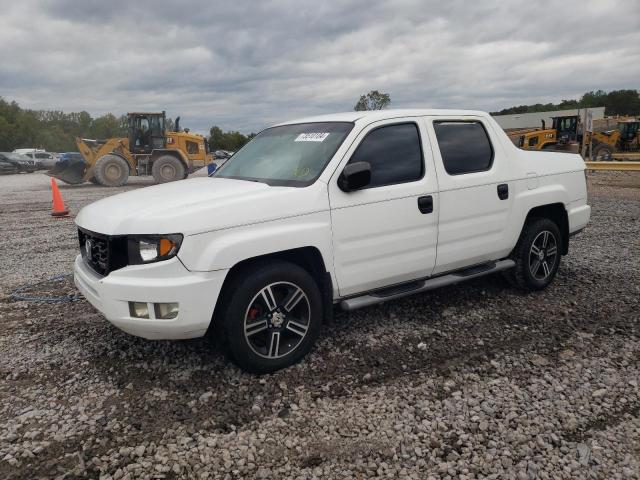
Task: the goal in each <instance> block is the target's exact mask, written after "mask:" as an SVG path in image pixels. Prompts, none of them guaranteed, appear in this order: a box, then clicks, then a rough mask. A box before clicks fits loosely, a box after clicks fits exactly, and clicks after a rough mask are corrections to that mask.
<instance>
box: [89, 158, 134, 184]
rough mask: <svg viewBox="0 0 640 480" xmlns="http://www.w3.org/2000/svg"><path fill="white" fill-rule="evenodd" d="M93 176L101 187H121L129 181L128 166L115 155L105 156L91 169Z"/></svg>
mask: <svg viewBox="0 0 640 480" xmlns="http://www.w3.org/2000/svg"><path fill="white" fill-rule="evenodd" d="M93 176H94V178H95V180H96V182H97V183H98V184H99V185H102V186H103V187H121V186H122V185H124V184H125V183H127V180H128V179H129V164H128V163H127V161H126V160H125V159H124V158H122V157H119V156H117V155H105V156H103V157H100V158H99V159H98V161H97V162H96V165H95V167H93Z"/></svg>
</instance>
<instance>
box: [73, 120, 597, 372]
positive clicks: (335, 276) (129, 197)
mask: <svg viewBox="0 0 640 480" xmlns="http://www.w3.org/2000/svg"><path fill="white" fill-rule="evenodd" d="M584 170H585V164H584V162H583V160H582V158H581V157H580V156H578V155H574V154H567V153H553V152H543V153H541V152H533V151H523V150H519V149H518V148H516V147H515V146H514V145H513V144H512V143H511V141H510V140H509V138H508V137H507V135H506V134H505V133H504V131H503V130H502V129H501V128H500V126H499V125H498V124H497V123H496V122H495V121H494V120H493V119H492V118H491V116H489V115H488V114H486V113H483V112H475V111H456V110H383V111H375V112H351V113H343V114H335V115H327V116H321V117H314V118H306V119H302V120H296V121H291V122H287V123H283V124H280V125H276V126H273V127H271V128H268V129H266V130H264V131H263V132H261V133H260V134H259V135H258V136H256V137H255V138H254V139H253V140H252V141H251V142H249V143H248V144H247V145H246V146H244V147H243V148H242V149H241V150H239V151H238V152H237V153H236V154H235V155H234V156H233V157H232V158H231V159H230V160H229V161H228V162H227V163H226V164H225V165H224V166H222V167H221V168H220V169H219V171H217V172H216V173H215V175H214V176H212V177H211V178H206V177H203V178H194V179H189V180H184V181H179V182H172V183H169V184H165V185H157V186H153V187H148V188H144V189H139V190H135V191H130V192H127V193H122V194H119V195H115V196H113V197H109V198H105V199H103V200H100V201H97V202H95V203H93V204H91V205H89V206H87V207H85V208H83V209H82V211H81V212H80V213H79V214H78V216H77V218H76V223H77V225H78V227H79V238H80V248H81V252H82V253H81V255H78V256H77V258H76V261H75V282H76V285H77V286H78V288H79V289H80V291H81V292H82V293H83V294H84V296H85V297H86V298H87V300H89V302H91V303H92V304H93V305H94V306H95V307H96V308H97V309H98V310H99V311H100V312H102V313H103V314H104V316H105V317H106V318H107V319H108V320H109V321H110V322H112V323H113V324H114V325H116V326H117V327H119V328H121V329H122V330H124V331H125V332H128V333H130V334H133V335H138V336H141V337H144V338H148V339H181V338H193V337H201V336H203V335H205V334H211V335H217V336H222V337H223V338H224V340H226V345H227V346H228V348H229V349H230V351H231V354H232V357H233V358H234V360H235V362H236V363H237V364H238V365H239V366H240V367H242V368H243V369H245V370H247V371H251V372H257V373H264V372H272V371H275V370H277V369H280V368H283V367H286V366H288V365H291V364H292V363H294V362H297V361H298V360H300V359H301V358H302V357H303V356H304V355H305V354H306V353H307V352H309V350H310V349H311V348H312V346H313V344H314V342H315V340H316V338H317V336H318V333H319V331H320V327H321V324H322V322H323V320H324V319H327V318H328V317H329V316H330V315H331V312H332V306H333V304H340V305H341V306H342V308H344V309H347V310H351V309H355V308H360V307H365V306H368V305H372V304H375V303H380V302H384V301H387V300H393V299H396V298H399V297H402V296H405V295H409V294H414V293H420V292H424V291H427V290H430V289H433V288H436V287H440V286H444V285H449V284H453V283H458V282H461V281H463V280H467V279H471V278H475V277H478V276H480V275H486V274H490V273H494V272H499V271H502V272H504V273H505V274H508V275H509V277H510V278H511V279H512V280H513V283H514V284H515V285H516V286H518V287H520V288H522V289H525V290H539V289H542V288H545V287H547V286H548V285H549V284H550V283H551V281H552V280H553V278H554V276H555V274H556V272H557V270H558V267H559V265H560V258H561V256H562V255H566V254H567V253H568V250H569V237H570V236H571V235H573V234H575V233H577V232H579V231H580V230H582V229H583V228H584V227H585V226H586V225H587V223H588V221H589V217H590V211H591V209H590V207H589V205H588V204H587V189H586V181H585V175H584Z"/></svg>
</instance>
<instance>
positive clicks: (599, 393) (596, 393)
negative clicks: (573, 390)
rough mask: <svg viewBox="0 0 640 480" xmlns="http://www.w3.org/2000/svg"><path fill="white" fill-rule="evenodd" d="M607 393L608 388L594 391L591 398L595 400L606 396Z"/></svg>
mask: <svg viewBox="0 0 640 480" xmlns="http://www.w3.org/2000/svg"><path fill="white" fill-rule="evenodd" d="M606 393H607V389H606V388H601V389H599V390H596V391H594V392H593V393H592V394H591V396H592V397H593V398H599V397H602V396H603V395H605V394H606Z"/></svg>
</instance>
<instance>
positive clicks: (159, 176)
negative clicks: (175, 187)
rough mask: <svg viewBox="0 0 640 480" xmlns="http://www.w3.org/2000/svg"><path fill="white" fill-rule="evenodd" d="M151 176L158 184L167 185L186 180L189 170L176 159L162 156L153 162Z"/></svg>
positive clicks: (170, 156)
mask: <svg viewBox="0 0 640 480" xmlns="http://www.w3.org/2000/svg"><path fill="white" fill-rule="evenodd" d="M151 174H152V175H153V179H154V180H155V181H156V182H157V183H167V182H173V181H175V180H182V179H183V178H185V176H186V174H187V169H186V168H185V166H184V164H183V163H182V162H181V161H180V160H178V159H177V158H176V157H174V156H172V155H162V156H161V157H158V158H156V159H155V160H154V161H153V166H152V167H151Z"/></svg>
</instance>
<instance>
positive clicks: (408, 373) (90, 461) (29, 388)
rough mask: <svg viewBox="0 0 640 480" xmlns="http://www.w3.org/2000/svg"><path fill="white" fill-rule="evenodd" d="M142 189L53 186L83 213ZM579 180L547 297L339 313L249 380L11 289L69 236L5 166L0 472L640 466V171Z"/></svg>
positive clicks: (54, 258)
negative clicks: (278, 367)
mask: <svg viewBox="0 0 640 480" xmlns="http://www.w3.org/2000/svg"><path fill="white" fill-rule="evenodd" d="M135 180H137V181H135ZM146 184H147V183H146V182H145V181H141V180H139V179H134V182H133V183H131V184H130V185H129V186H127V187H125V188H122V189H106V188H100V187H95V186H93V185H83V186H80V187H70V186H62V188H61V190H62V194H63V196H64V198H65V200H66V201H67V202H68V204H69V205H70V206H71V209H72V211H73V212H77V210H78V208H79V207H81V206H82V205H85V204H87V203H89V202H91V201H93V200H95V199H97V198H100V197H103V196H105V195H111V194H113V193H116V191H120V190H125V189H130V188H139V187H140V186H142V185H146ZM589 184H590V185H589V190H590V199H591V200H590V203H591V204H592V206H593V216H592V222H591V224H590V226H589V227H588V229H587V230H585V232H583V233H582V234H581V235H579V236H577V237H575V238H574V239H573V241H572V244H571V252H570V255H569V256H568V257H564V258H563V264H562V266H561V268H560V271H559V274H558V277H557V280H556V282H555V283H554V284H553V285H552V287H551V288H549V289H548V290H547V291H544V292H540V293H535V294H528V295H523V294H521V293H518V292H516V291H515V290H513V289H511V288H509V287H508V286H507V284H506V282H504V281H503V280H502V279H501V277H499V276H493V277H487V278H484V279H480V280H476V281H472V282H469V283H467V284H462V285H458V286H453V287H448V288H444V289H441V290H437V291H434V292H431V293H428V294H423V295H418V296H414V297H408V298H407V299H404V300H401V301H395V302H391V303H388V304H385V305H381V306H377V307H372V308H367V309H363V310H360V311H357V312H352V313H337V314H336V317H335V321H334V322H333V323H332V324H330V325H327V326H325V328H324V331H323V334H322V336H321V339H320V341H319V344H318V346H317V348H316V349H315V350H314V352H312V353H311V354H310V355H309V356H308V357H307V358H306V359H305V361H303V362H302V363H300V364H299V365H296V366H295V367H292V368H290V369H287V370H285V371H281V372H278V373H277V374H274V375H268V376H263V377H256V376H252V375H248V374H245V373H242V372H241V371H239V370H238V369H237V368H235V367H234V366H233V365H231V364H230V363H228V362H227V361H226V359H225V358H224V356H223V355H222V354H221V353H220V352H218V351H216V350H215V348H213V347H211V346H210V345H209V344H208V343H207V342H205V341H204V340H193V341H182V342H152V341H147V340H142V339H138V338H135V337H131V336H128V335H126V334H124V333H122V332H120V331H118V330H117V329H115V328H114V327H112V326H111V325H110V324H109V323H108V322H106V321H105V320H104V319H103V318H102V317H101V316H100V315H99V314H97V313H96V312H95V311H94V310H93V308H92V307H91V306H90V305H89V304H88V303H86V302H85V301H83V300H81V301H77V302H73V303H56V304H43V303H33V302H16V301H12V300H10V299H9V297H8V295H9V293H11V292H12V291H14V290H15V289H16V288H17V287H19V286H21V285H23V284H25V283H32V282H36V281H41V280H46V279H47V278H50V277H52V276H54V275H57V274H62V273H66V272H69V271H70V268H71V263H72V260H73V257H74V256H75V254H76V250H77V246H76V237H75V229H74V225H73V223H72V221H71V220H53V219H52V218H51V217H50V216H49V208H50V192H49V188H48V178H47V177H45V176H43V175H41V174H33V175H20V176H10V177H0V205H2V207H0V222H1V225H2V233H3V234H2V236H1V238H0V242H1V243H0V245H1V248H0V252H1V253H2V263H1V264H0V279H1V280H0V327H1V329H0V378H2V379H4V380H3V381H2V382H0V478H9V479H13V478H56V477H57V478H67V479H69V478H97V477H101V478H113V479H129V478H228V479H231V478H274V479H276V478H277V479H280V478H356V479H365V478H416V479H431V478H433V479H436V478H451V479H453V478H459V479H465V478H467V479H469V478H501V479H502V478H506V479H510V478H513V479H536V478H541V479H560V478H576V479H585V478H602V479H617V478H640V387H639V385H638V383H639V381H640V328H639V313H638V312H639V311H640V240H639V239H640V174H630V173H602V172H600V173H597V174H595V175H591V176H590V178H589ZM30 293H33V294H34V295H36V294H37V295H45V294H55V295H67V294H71V295H72V294H74V293H75V290H74V287H73V286H72V284H71V282H70V281H69V280H68V279H62V280H59V281H55V282H45V283H43V284H40V285H37V286H35V287H33V288H32V289H31V290H30Z"/></svg>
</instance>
